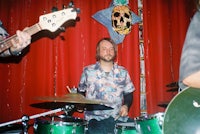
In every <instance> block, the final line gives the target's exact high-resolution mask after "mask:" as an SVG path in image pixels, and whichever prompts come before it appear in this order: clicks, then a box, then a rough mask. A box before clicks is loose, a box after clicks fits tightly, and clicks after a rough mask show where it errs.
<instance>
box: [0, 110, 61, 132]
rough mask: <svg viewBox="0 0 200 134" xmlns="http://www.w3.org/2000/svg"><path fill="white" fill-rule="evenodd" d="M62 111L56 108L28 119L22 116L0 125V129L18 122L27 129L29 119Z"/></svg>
mask: <svg viewBox="0 0 200 134" xmlns="http://www.w3.org/2000/svg"><path fill="white" fill-rule="evenodd" d="M62 110H63V109H62V108H58V109H55V110H51V111H48V112H44V113H41V114H36V115H32V116H30V117H28V116H23V117H22V118H21V119H17V120H13V121H9V122H5V123H2V124H0V127H3V126H7V125H10V124H14V123H18V122H22V124H23V123H24V124H23V125H24V126H26V127H27V124H28V121H29V120H30V119H35V118H38V117H41V116H46V115H49V114H53V113H57V112H60V111H62ZM25 130H26V128H25Z"/></svg>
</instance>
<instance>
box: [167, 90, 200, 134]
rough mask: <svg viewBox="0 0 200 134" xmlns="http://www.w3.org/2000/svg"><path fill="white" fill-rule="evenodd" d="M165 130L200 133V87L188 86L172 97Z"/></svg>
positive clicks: (171, 132)
mask: <svg viewBox="0 0 200 134" xmlns="http://www.w3.org/2000/svg"><path fill="white" fill-rule="evenodd" d="M163 132H164V134H199V133H200V89H196V88H187V89H185V90H183V91H181V92H180V93H179V94H177V95H176V96H175V97H174V98H173V99H172V101H171V102H170V103H169V105H168V107H167V109H166V112H165V116H164V124H163Z"/></svg>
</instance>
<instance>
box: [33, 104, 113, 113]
mask: <svg viewBox="0 0 200 134" xmlns="http://www.w3.org/2000/svg"><path fill="white" fill-rule="evenodd" d="M67 105H75V108H76V109H78V108H79V106H80V104H77V103H75V104H73V103H67V102H41V103H34V104H30V106H31V107H34V108H41V109H51V110H54V109H58V108H64V107H65V106H67ZM81 108H83V109H84V110H87V111H92V110H109V109H113V108H111V107H108V106H105V105H101V104H81Z"/></svg>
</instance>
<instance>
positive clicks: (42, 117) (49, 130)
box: [0, 93, 163, 134]
mask: <svg viewBox="0 0 200 134" xmlns="http://www.w3.org/2000/svg"><path fill="white" fill-rule="evenodd" d="M35 99H37V100H42V101H45V102H42V103H34V104H31V105H30V106H32V107H35V108H42V109H51V111H48V112H44V113H40V114H36V115H32V116H26V115H25V116H23V117H22V118H21V119H18V120H14V121H10V122H6V123H2V124H0V133H4V134H8V133H18V134H19V133H24V134H27V133H28V129H29V128H30V125H29V123H28V122H29V120H31V119H34V124H33V125H32V126H33V131H34V132H33V133H34V134H61V133H62V134H85V133H86V131H87V121H86V120H84V119H81V118H79V117H74V116H72V113H73V112H74V111H73V110H77V109H79V110H83V111H84V110H87V111H88V110H109V109H112V108H111V107H107V106H106V104H108V102H105V101H101V100H91V99H86V98H85V97H84V96H83V95H81V94H79V93H69V94H67V95H65V96H53V97H49V96H47V97H44V96H43V97H37V98H35ZM56 113H62V114H56ZM63 113H64V114H63ZM19 122H22V123H21V124H22V125H19ZM162 123H163V113H157V114H155V115H149V116H141V117H138V118H135V119H134V121H133V122H126V123H117V124H116V127H115V133H116V134H150V133H152V134H161V132H162ZM16 125H19V126H18V127H16ZM13 126H15V129H13Z"/></svg>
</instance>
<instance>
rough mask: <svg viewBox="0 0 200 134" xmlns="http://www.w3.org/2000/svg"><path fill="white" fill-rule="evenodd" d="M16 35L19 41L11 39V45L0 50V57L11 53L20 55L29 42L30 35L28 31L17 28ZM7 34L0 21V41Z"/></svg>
mask: <svg viewBox="0 0 200 134" xmlns="http://www.w3.org/2000/svg"><path fill="white" fill-rule="evenodd" d="M16 35H17V39H18V40H19V42H18V43H15V42H14V40H12V43H13V46H12V47H10V48H9V49H7V50H5V51H3V52H1V53H0V57H7V56H11V55H13V56H18V55H20V53H21V51H22V50H23V49H24V48H25V47H26V46H28V45H29V44H30V42H31V36H30V35H29V34H28V33H26V32H23V31H20V30H17V31H16ZM8 36H9V34H8V33H7V32H6V30H5V28H4V27H3V24H2V22H1V21H0V41H3V40H4V39H6V38H7V37H8ZM0 43H1V44H0V45H4V44H2V42H0Z"/></svg>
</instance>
